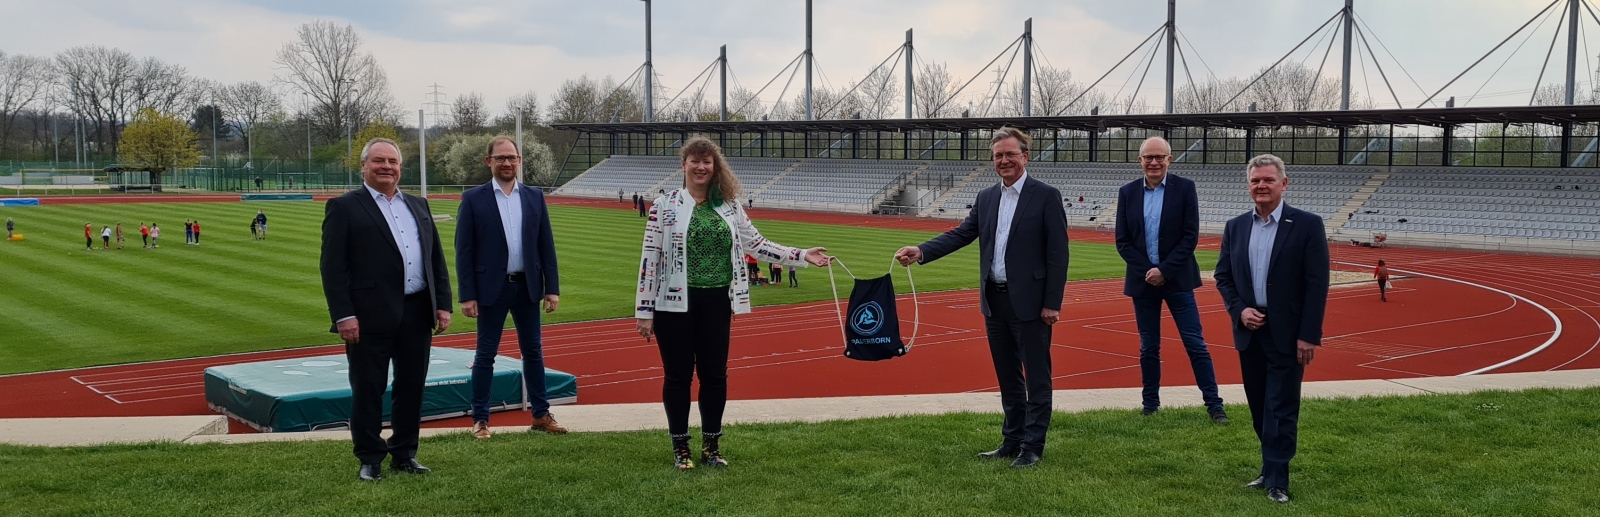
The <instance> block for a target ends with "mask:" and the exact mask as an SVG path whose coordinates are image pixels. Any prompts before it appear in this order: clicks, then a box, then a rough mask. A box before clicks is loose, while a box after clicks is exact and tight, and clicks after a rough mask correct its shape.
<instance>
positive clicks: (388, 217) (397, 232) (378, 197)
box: [366, 185, 428, 294]
mask: <svg viewBox="0 0 1600 517" xmlns="http://www.w3.org/2000/svg"><path fill="white" fill-rule="evenodd" d="M366 187H367V192H368V193H371V194H372V200H373V201H375V202H377V203H378V210H379V211H381V212H383V220H384V222H386V223H388V224H389V233H390V234H391V235H393V236H394V243H395V244H396V245H398V246H400V258H401V259H402V260H404V261H405V263H406V294H417V293H420V292H422V290H423V289H427V288H428V281H427V280H425V279H423V277H422V233H421V232H420V231H419V230H418V229H417V218H416V217H414V216H412V215H411V208H410V207H408V206H406V199H405V198H406V195H405V194H404V193H401V192H400V191H398V190H396V191H395V193H394V198H392V199H391V198H389V197H388V196H384V195H383V193H382V192H378V190H377V189H374V188H372V186H371V185H366Z"/></svg>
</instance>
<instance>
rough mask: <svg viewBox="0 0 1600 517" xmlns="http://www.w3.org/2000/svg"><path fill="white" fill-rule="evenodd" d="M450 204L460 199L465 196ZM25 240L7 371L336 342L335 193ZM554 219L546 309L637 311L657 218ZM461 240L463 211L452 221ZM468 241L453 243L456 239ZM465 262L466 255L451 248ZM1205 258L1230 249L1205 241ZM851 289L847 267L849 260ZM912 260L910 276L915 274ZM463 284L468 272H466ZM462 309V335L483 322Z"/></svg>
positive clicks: (1075, 252) (7, 271)
mask: <svg viewBox="0 0 1600 517" xmlns="http://www.w3.org/2000/svg"><path fill="white" fill-rule="evenodd" d="M258 209H264V210H266V211H267V216H268V217H269V219H270V223H271V224H270V227H271V230H272V231H271V237H270V239H269V240H266V241H252V240H250V233H249V226H248V225H249V221H250V218H252V217H254V215H255V212H256V210H258ZM433 210H434V213H435V214H451V215H454V214H455V212H456V203H455V202H453V201H436V202H434V203H433ZM3 217H11V218H14V219H15V220H16V222H17V231H18V233H22V234H24V235H26V236H27V239H26V240H24V241H21V242H0V285H3V286H4V288H3V289H0V374H9V373H20V372H33V371H42V370H52V369H60V368H73V367H81V366H94V365H105V364H118V363H127V362H136V361H149V360H159V359H175V358H187V357H201V356H211V355H217V354H226V353H236V352H249V351H259V350H275V349H283V348H292V347H301V346H308V345H318V344H331V343H335V342H336V337H337V336H335V335H333V334H330V333H328V332H327V329H328V324H329V323H328V314H327V306H326V304H325V302H324V300H323V297H322V288H321V285H320V277H319V276H318V273H317V258H318V254H319V251H318V247H319V243H320V238H321V237H320V235H321V230H320V228H321V222H322V203H310V202H266V203H133V204H106V205H56V206H50V205H45V206H38V207H0V218H3ZM185 219H198V220H199V221H200V222H201V224H202V226H203V228H204V229H205V231H204V233H203V237H202V243H201V245H200V246H185V245H184V244H183V221H184V220H185ZM551 220H552V224H553V226H554V232H555V234H556V247H557V252H558V254H559V257H560V261H561V287H562V296H561V309H560V311H558V312H557V313H555V314H553V315H549V316H547V318H546V320H545V321H546V322H552V323H553V322H568V321H583V320H593V319H602V318H618V317H627V316H630V315H632V308H633V293H634V285H635V278H636V274H637V268H638V266H637V263H638V260H639V239H640V235H641V234H642V232H643V223H642V222H641V220H640V219H639V218H638V217H636V215H635V214H633V213H631V212H629V211H626V210H611V209H598V208H580V207H554V208H552V210H551ZM118 221H121V222H122V223H123V231H124V233H125V235H126V236H127V237H128V239H129V240H128V243H127V244H128V245H127V246H126V249H124V250H121V251H116V250H112V251H98V250H96V251H84V249H83V240H82V234H83V223H85V222H90V223H93V224H94V228H95V232H96V235H97V236H98V232H99V229H100V227H101V226H102V225H114V224H115V223H117V222H118ZM141 221H143V222H152V221H154V222H157V223H160V224H161V227H162V229H163V231H164V235H163V237H162V239H161V241H162V242H161V244H162V245H161V248H160V249H156V250H145V249H141V248H140V245H139V241H138V226H139V223H140V222H141ZM757 225H758V226H759V227H760V229H761V230H762V232H763V233H764V234H765V235H766V236H768V237H770V238H772V239H773V240H775V241H778V242H781V243H784V244H788V245H793V246H826V247H828V248H829V252H830V253H832V254H835V255H837V256H839V257H840V258H841V259H843V260H844V261H845V262H846V263H847V264H849V265H850V266H851V268H852V269H853V270H854V271H855V272H856V273H857V274H860V275H864V276H876V275H879V274H881V273H882V272H884V271H886V270H887V268H888V265H889V260H890V259H889V257H890V256H891V255H892V254H893V252H894V250H895V249H896V248H898V247H900V246H903V245H908V244H916V243H918V242H921V241H923V240H925V239H927V238H928V237H930V236H932V235H933V234H932V233H929V232H915V231H901V230H884V229H873V228H858V227H846V226H829V225H817V224H805V223H793V222H785V221H757ZM439 230H440V233H441V237H442V238H443V239H444V243H445V246H446V247H447V248H450V247H451V246H452V244H451V243H452V242H453V241H452V239H453V238H454V234H455V224H454V222H453V221H447V222H441V223H439ZM450 249H453V248H450ZM447 259H448V260H447V261H448V262H449V263H450V265H451V274H452V275H454V273H455V271H454V265H455V257H454V253H453V252H447ZM1200 261H1201V263H1202V264H1213V263H1215V262H1216V255H1215V253H1208V252H1202V253H1201V255H1200ZM976 262H977V248H976V246H971V247H969V248H968V249H966V250H962V251H961V252H959V253H957V254H954V255H952V256H950V257H947V258H945V259H943V260H940V261H938V262H935V263H933V264H929V265H926V266H916V267H914V268H913V274H914V275H915V279H916V283H917V288H918V290H920V291H938V290H949V289H961V288H972V287H976V283H977V274H976V269H977V266H976ZM1122 267H1123V266H1122V261H1121V259H1120V258H1118V257H1117V256H1116V251H1115V250H1114V249H1113V248H1112V247H1111V246H1109V245H1105V244H1083V243H1075V244H1073V246H1072V266H1071V275H1070V277H1071V278H1072V279H1074V280H1082V279H1093V278H1107V277H1114V276H1117V275H1120V274H1121V270H1122ZM835 273H836V274H837V275H839V276H840V278H841V279H843V280H844V281H842V282H841V283H840V289H841V290H842V291H844V292H848V289H849V286H850V284H849V282H848V279H847V278H844V276H843V274H844V273H843V270H841V269H837V268H835ZM904 279H905V277H904V273H903V270H901V272H899V273H897V277H896V284H897V285H898V286H899V288H900V289H901V290H902V291H905V290H906V288H907V286H906V285H905V282H904ZM800 282H801V287H800V288H799V289H789V288H778V287H771V288H756V289H754V290H753V291H754V293H753V295H752V296H753V299H754V301H755V303H756V304H757V305H772V304H787V303H796V302H805V301H816V300H826V299H830V298H831V297H832V294H831V292H830V290H829V287H828V282H827V272H826V271H823V270H820V269H807V270H801V273H800ZM451 285H452V286H454V285H455V284H454V280H453V279H452V283H451ZM474 325H475V322H474V320H471V319H468V318H464V317H459V315H458V317H456V318H455V321H454V323H453V324H452V326H451V330H450V331H451V332H452V333H454V332H471V331H473V330H474V328H475V327H474Z"/></svg>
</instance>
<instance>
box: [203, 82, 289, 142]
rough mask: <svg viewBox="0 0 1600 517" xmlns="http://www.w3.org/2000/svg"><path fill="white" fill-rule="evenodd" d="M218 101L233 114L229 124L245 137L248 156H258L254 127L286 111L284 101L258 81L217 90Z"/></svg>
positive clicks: (226, 110) (228, 121)
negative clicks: (256, 154) (256, 153)
mask: <svg viewBox="0 0 1600 517" xmlns="http://www.w3.org/2000/svg"><path fill="white" fill-rule="evenodd" d="M216 96H217V104H218V105H220V106H221V107H222V112H223V113H226V114H228V115H230V116H229V117H228V119H229V120H227V123H228V124H230V125H232V126H233V129H234V130H235V131H237V132H238V133H239V134H240V135H242V136H244V139H245V149H246V150H247V151H246V155H247V156H250V157H252V158H253V157H254V156H255V138H254V137H255V128H256V124H259V123H261V122H263V121H265V120H267V119H269V118H271V117H273V116H274V115H277V114H279V113H280V112H282V111H283V104H282V101H280V100H279V99H278V93H277V92H274V91H272V88H270V87H268V86H267V85H264V84H261V83H259V82H256V81H246V82H242V83H238V84H234V85H230V86H225V87H221V88H218V89H217V93H216Z"/></svg>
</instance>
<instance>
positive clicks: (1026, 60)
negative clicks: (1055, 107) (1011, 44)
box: [1022, 0, 1170, 117]
mask: <svg viewBox="0 0 1600 517" xmlns="http://www.w3.org/2000/svg"><path fill="white" fill-rule="evenodd" d="M1168 1H1170V0H1168ZM1022 116H1024V117H1031V116H1033V18H1028V20H1027V21H1024V22H1022Z"/></svg>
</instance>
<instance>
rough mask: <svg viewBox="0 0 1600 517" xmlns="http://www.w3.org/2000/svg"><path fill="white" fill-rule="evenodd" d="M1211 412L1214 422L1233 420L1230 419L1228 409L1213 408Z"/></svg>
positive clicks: (1220, 422)
mask: <svg viewBox="0 0 1600 517" xmlns="http://www.w3.org/2000/svg"><path fill="white" fill-rule="evenodd" d="M1210 413H1211V421H1212V422H1216V423H1219V424H1226V423H1228V422H1232V420H1228V412H1227V411H1223V409H1222V408H1216V409H1213V410H1211V411H1210Z"/></svg>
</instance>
